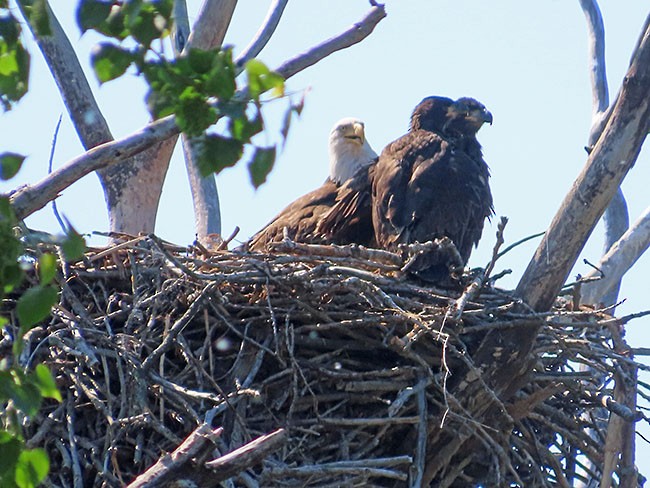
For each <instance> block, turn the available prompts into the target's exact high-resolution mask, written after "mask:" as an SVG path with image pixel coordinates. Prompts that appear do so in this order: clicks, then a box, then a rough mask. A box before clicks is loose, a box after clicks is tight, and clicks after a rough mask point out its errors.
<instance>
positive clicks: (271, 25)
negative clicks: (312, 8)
mask: <svg viewBox="0 0 650 488" xmlns="http://www.w3.org/2000/svg"><path fill="white" fill-rule="evenodd" d="M287 3H289V0H273V1H272V2H271V5H270V6H269V11H268V13H267V14H266V17H265V18H264V21H263V22H262V25H261V26H260V28H259V30H258V31H257V32H256V33H255V36H253V39H251V41H250V43H249V44H248V46H246V47H245V48H244V49H243V50H242V52H241V53H240V54H239V56H237V58H236V59H235V64H236V65H237V66H238V67H239V71H240V72H241V70H242V69H243V66H244V64H246V61H248V60H250V59H253V58H255V57H257V55H258V54H259V53H260V52H261V51H262V49H264V47H265V46H266V44H267V43H268V42H269V40H270V39H271V37H272V36H273V33H274V32H275V29H276V28H277V27H278V24H279V23H280V19H281V18H282V14H283V12H284V9H285V7H286V6H287Z"/></svg>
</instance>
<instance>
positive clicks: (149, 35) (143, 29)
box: [128, 3, 167, 47]
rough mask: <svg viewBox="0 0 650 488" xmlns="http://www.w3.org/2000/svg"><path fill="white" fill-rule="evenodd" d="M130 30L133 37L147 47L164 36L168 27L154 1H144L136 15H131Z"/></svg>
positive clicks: (129, 18)
mask: <svg viewBox="0 0 650 488" xmlns="http://www.w3.org/2000/svg"><path fill="white" fill-rule="evenodd" d="M128 20H129V30H130V32H131V35H132V36H133V38H134V39H135V40H136V41H138V42H139V43H140V44H142V45H143V46H145V47H149V45H150V44H151V42H152V41H153V40H154V39H158V38H160V37H162V35H163V33H164V32H165V30H166V29H167V19H165V18H164V17H163V16H162V15H161V14H160V13H159V12H158V10H157V9H156V7H155V4H153V3H143V4H142V5H141V6H140V8H139V9H137V13H136V15H134V16H129V17H128Z"/></svg>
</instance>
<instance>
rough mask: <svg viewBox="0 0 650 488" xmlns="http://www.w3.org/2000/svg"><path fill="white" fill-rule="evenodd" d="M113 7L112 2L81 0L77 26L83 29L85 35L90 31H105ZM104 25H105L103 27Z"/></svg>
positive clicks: (78, 8) (78, 7)
mask: <svg viewBox="0 0 650 488" xmlns="http://www.w3.org/2000/svg"><path fill="white" fill-rule="evenodd" d="M112 6H113V2H112V1H106V0H81V1H80V2H79V5H78V6H77V25H78V26H79V29H81V33H82V34H83V33H84V32H86V31H87V30H89V29H96V30H99V29H102V30H104V29H105V28H106V25H105V24H106V21H107V19H108V16H109V14H110V13H111V8H112ZM102 24H104V26H103V27H102ZM102 30H100V32H101V31H102Z"/></svg>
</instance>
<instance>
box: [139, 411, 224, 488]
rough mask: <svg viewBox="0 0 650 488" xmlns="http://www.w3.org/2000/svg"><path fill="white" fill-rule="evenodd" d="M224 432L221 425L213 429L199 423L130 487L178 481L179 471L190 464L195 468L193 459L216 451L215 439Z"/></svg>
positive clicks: (166, 484) (141, 487) (159, 484)
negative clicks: (171, 450)
mask: <svg viewBox="0 0 650 488" xmlns="http://www.w3.org/2000/svg"><path fill="white" fill-rule="evenodd" d="M222 432H223V428H221V427H219V428H218V429H213V428H212V427H210V426H209V425H208V424H201V425H199V426H198V427H197V428H196V429H195V430H194V431H193V432H192V433H191V434H190V435H188V436H187V438H186V439H185V440H184V441H183V442H182V443H181V444H180V445H179V446H178V447H177V448H176V449H174V451H173V452H171V453H167V454H163V456H162V457H161V458H160V459H159V460H158V461H157V462H156V463H155V464H154V465H153V466H151V467H150V468H149V469H147V470H146V471H145V472H144V473H142V474H141V475H140V476H138V477H137V478H136V479H134V480H133V481H132V482H131V483H129V485H128V488H145V487H147V488H153V487H154V486H168V485H169V484H170V483H173V482H174V481H177V477H178V473H179V471H181V470H182V469H183V468H185V467H186V466H188V465H190V466H189V468H190V469H192V468H193V466H191V465H192V461H193V459H195V458H197V457H205V456H209V455H210V453H211V452H212V451H214V440H215V439H216V438H217V437H219V436H220V435H221V433H222ZM194 469H196V468H194Z"/></svg>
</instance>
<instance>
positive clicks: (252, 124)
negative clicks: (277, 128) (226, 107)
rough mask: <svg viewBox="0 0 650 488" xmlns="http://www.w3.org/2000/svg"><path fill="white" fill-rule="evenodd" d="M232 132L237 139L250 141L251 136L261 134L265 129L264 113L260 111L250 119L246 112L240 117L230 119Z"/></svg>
mask: <svg viewBox="0 0 650 488" xmlns="http://www.w3.org/2000/svg"><path fill="white" fill-rule="evenodd" d="M229 120H230V121H229V129H230V134H231V135H232V136H233V137H234V138H235V139H237V140H240V141H242V142H249V141H250V140H251V137H253V136H254V135H255V134H259V133H260V132H262V130H263V129H264V122H263V120H262V114H260V112H259V111H258V112H257V113H256V114H255V117H254V118H253V120H249V119H248V117H246V114H243V116H242V117H239V118H231V119H229Z"/></svg>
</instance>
